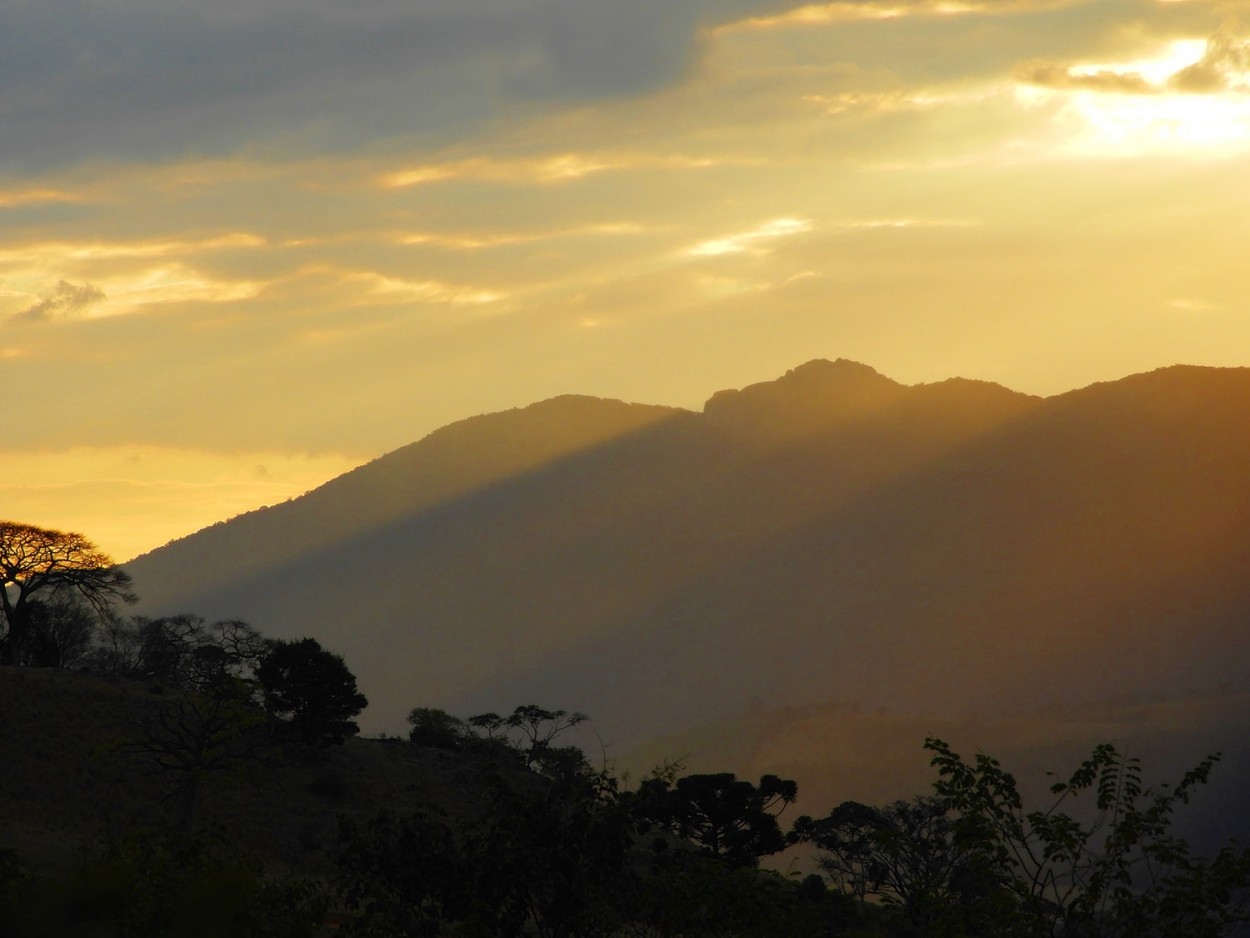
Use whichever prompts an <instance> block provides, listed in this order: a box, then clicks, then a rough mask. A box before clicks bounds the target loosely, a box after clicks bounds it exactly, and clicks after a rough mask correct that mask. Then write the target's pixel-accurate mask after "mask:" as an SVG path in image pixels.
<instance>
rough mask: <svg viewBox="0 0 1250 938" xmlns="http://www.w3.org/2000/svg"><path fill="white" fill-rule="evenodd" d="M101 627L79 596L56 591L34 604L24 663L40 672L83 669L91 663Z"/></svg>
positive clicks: (92, 612) (31, 604)
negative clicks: (46, 669) (87, 662)
mask: <svg viewBox="0 0 1250 938" xmlns="http://www.w3.org/2000/svg"><path fill="white" fill-rule="evenodd" d="M100 624H101V620H100V616H99V614H98V613H97V612H96V611H95V610H94V609H92V608H91V606H90V605H89V604H88V603H86V602H85V601H84V600H83V599H82V597H80V596H79V595H78V594H77V593H74V592H70V591H67V590H57V591H56V592H54V593H52V594H51V595H49V596H47V597H45V598H43V599H34V600H31V602H30V631H29V633H27V637H26V643H25V647H24V648H23V650H22V659H23V663H24V664H28V665H31V666H33V667H37V668H74V667H79V666H81V665H82V664H84V663H85V662H86V661H87V660H88V659H89V656H90V653H91V646H92V643H93V641H94V638H95V634H96V631H97V629H98V628H99V627H100Z"/></svg>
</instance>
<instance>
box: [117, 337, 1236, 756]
mask: <svg viewBox="0 0 1250 938" xmlns="http://www.w3.org/2000/svg"><path fill="white" fill-rule="evenodd" d="M1248 482H1250V370H1247V369H1213V368H1196V367H1184V366H1177V367H1173V368H1167V369H1162V370H1159V371H1156V372H1152V373H1149V374H1142V375H1135V376H1132V377H1129V378H1125V379H1123V380H1120V381H1115V382H1110V383H1105V384H1098V385H1094V386H1091V387H1088V388H1085V389H1082V390H1079V391H1073V392H1071V393H1068V394H1063V395H1059V396H1056V397H1051V398H1046V399H1041V398H1035V397H1030V396H1027V395H1023V394H1019V393H1016V392H1013V391H1010V390H1007V389H1005V388H1003V387H1000V386H998V385H994V384H989V383H985V382H976V381H967V380H961V379H953V380H950V381H944V382H939V383H936V384H924V385H914V386H905V385H902V384H899V383H897V382H894V381H892V380H890V379H889V378H887V377H885V376H882V375H880V374H878V373H877V372H876V371H874V370H873V369H871V368H869V367H867V366H865V365H861V364H857V363H854V362H848V361H845V360H839V361H836V362H827V361H814V362H809V363H808V364H806V365H803V366H801V367H799V368H796V369H794V370H793V371H791V372H788V373H787V374H786V375H785V376H783V377H781V378H779V379H778V380H776V381H772V382H766V383H763V384H758V385H753V386H751V387H747V388H744V389H742V390H738V391H722V392H719V393H717V394H715V395H713V397H712V398H711V399H710V400H709V401H708V403H707V405H706V407H705V408H704V410H703V412H702V413H693V412H688V411H682V410H675V409H671V408H659V407H645V406H641V405H629V404H623V403H620V402H617V401H604V400H597V399H592V398H580V397H564V398H556V399H553V400H550V401H545V402H542V403H539V404H534V405H532V406H530V407H526V408H522V409H519V410H515V411H508V412H505V413H500V414H491V415H488V416H484V417H477V418H473V419H470V420H466V421H462V422H460V423H457V424H454V425H452V426H449V427H446V428H444V429H442V430H439V431H437V432H436V433H433V434H431V435H430V436H428V437H426V438H425V439H424V440H421V441H420V442H418V443H414V444H412V445H411V446H408V447H405V448H404V449H401V450H398V451H396V452H394V453H391V454H389V455H387V456H384V457H382V458H380V459H378V460H375V461H374V462H372V463H370V464H368V465H367V466H363V467H361V468H360V469H357V470H355V471H354V472H351V473H348V474H347V475H345V476H342V477H340V478H339V479H336V480H334V481H332V482H330V483H327V484H326V485H325V486H323V487H321V488H320V489H317V490H316V491H314V492H311V493H309V494H308V495H306V496H304V497H302V498H299V499H295V500H293V501H291V502H288V503H287V504H284V505H280V506H276V507H273V508H269V509H264V510H261V511H258V512H253V513H251V514H248V515H244V516H242V517H240V518H236V519H234V520H232V521H230V522H228V523H225V524H221V525H217V526H214V527H212V528H209V529H207V530H205V531H201V532H199V533H198V534H195V535H192V536H190V537H188V538H184V539H182V540H180V541H176V542H173V543H171V544H170V545H168V546H166V547H164V548H161V549H160V550H157V551H154V552H153V553H151V554H148V555H145V556H143V557H140V558H138V559H136V560H135V561H133V562H132V563H130V564H128V565H127V569H128V570H129V571H130V572H131V573H132V574H133V576H134V577H135V580H136V584H137V588H138V590H139V592H140V593H141V595H142V597H143V604H142V607H141V608H142V611H143V612H144V613H146V614H163V613H169V612H178V611H194V612H197V613H199V614H201V615H205V616H209V617H237V618H243V619H246V620H248V621H250V622H252V623H253V624H254V625H256V626H257V627H259V628H260V629H262V630H263V631H264V632H265V633H266V634H270V635H275V636H280V637H296V636H301V635H305V634H307V635H314V636H316V637H317V638H319V639H320V640H322V641H323V642H324V643H326V644H327V645H328V646H330V647H332V648H334V649H335V650H336V651H338V652H340V653H342V654H343V655H344V656H345V657H346V659H347V661H348V663H349V665H350V666H351V667H352V668H353V670H354V671H355V672H356V673H357V675H358V676H359V678H360V683H361V687H362V689H363V690H364V691H365V693H366V694H367V695H368V696H369V698H370V701H371V706H370V709H369V711H368V712H367V713H366V715H365V720H364V725H365V726H366V728H371V729H375V730H376V729H387V730H390V731H392V732H394V731H397V730H398V729H399V728H400V727H401V726H402V722H403V717H404V715H405V714H406V712H407V711H408V709H410V708H411V707H413V706H417V705H426V706H440V707H445V708H447V709H449V710H452V711H453V712H457V713H461V714H465V713H471V712H477V711H479V710H484V709H495V710H506V709H511V707H512V706H514V705H516V704H518V703H522V702H534V703H538V704H542V705H547V706H557V707H568V708H576V709H579V710H584V711H587V712H589V713H591V714H592V715H593V716H594V717H595V718H596V721H597V724H598V726H599V728H600V731H601V732H602V733H603V735H604V737H605V739H606V741H607V742H608V743H609V744H611V745H612V746H613V747H614V751H617V752H620V751H624V750H625V749H627V748H629V747H632V746H634V745H636V744H641V743H643V742H644V741H646V740H653V739H655V738H657V737H659V736H661V735H664V734H672V733H680V732H682V731H693V730H694V728H696V727H699V726H710V725H722V726H723V725H724V724H725V723H726V721H728V722H729V723H730V724H735V725H737V724H740V725H745V724H746V722H747V721H748V720H749V719H754V718H757V717H758V716H759V715H761V714H764V715H771V718H774V719H776V720H777V721H779V722H778V726H779V728H780V727H781V726H782V724H783V723H784V722H785V720H786V719H788V718H787V717H785V713H787V712H790V713H793V712H794V711H793V708H796V707H804V706H806V707H812V706H816V707H822V706H826V705H829V704H830V703H831V702H834V701H841V702H844V704H845V705H846V706H854V707H857V708H859V709H861V710H864V711H867V712H874V713H875V712H877V711H878V710H884V711H885V712H887V713H898V714H912V715H915V716H916V717H918V718H931V719H933V720H934V721H938V720H955V721H959V723H960V725H973V724H972V723H969V722H968V721H975V720H977V719H991V718H998V717H1000V716H1003V715H1017V716H1021V717H1024V716H1027V715H1030V714H1054V713H1057V712H1068V713H1080V714H1082V716H1081V719H1082V720H1085V719H1086V716H1087V715H1088V714H1089V713H1096V712H1100V708H1106V707H1108V706H1113V707H1121V708H1122V707H1133V706H1160V707H1162V706H1163V705H1165V704H1171V703H1174V702H1176V701H1184V700H1192V699H1198V698H1201V699H1207V698H1210V697H1212V696H1216V697H1219V696H1220V695H1221V694H1225V693H1227V694H1231V693H1233V692H1235V691H1238V690H1240V689H1242V688H1244V687H1245V686H1246V685H1247V678H1250V655H1248V654H1247V650H1248V649H1247V639H1248V637H1250V576H1248V575H1247V571H1248V570H1250V484H1247V483H1248ZM1217 709H1218V708H1217ZM1219 712H1221V713H1224V712H1225V711H1224V710H1220V711H1219ZM752 715H755V716H754V717H753V716H752ZM1083 725H1087V724H1083ZM779 732H780V729H779ZM919 744H920V740H919V739H917V740H916V741H915V745H916V747H917V748H918V747H919ZM813 745H818V744H817V743H813ZM827 756H828V753H825V754H821V753H818V752H813V754H812V759H813V760H814V762H821V761H822V760H825V761H827ZM730 767H732V766H730Z"/></svg>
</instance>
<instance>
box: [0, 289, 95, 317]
mask: <svg viewBox="0 0 1250 938" xmlns="http://www.w3.org/2000/svg"><path fill="white" fill-rule="evenodd" d="M102 299H104V291H103V290H101V289H100V288H99V287H95V286H92V285H91V284H89V283H84V284H83V285H82V286H75V285H74V284H72V283H70V282H69V281H68V280H61V281H59V282H58V283H57V285H56V287H55V288H54V289H53V290H52V292H51V293H50V294H48V295H47V296H45V297H44V298H43V299H42V300H40V301H39V302H38V303H35V304H34V305H32V306H28V307H27V308H26V309H24V310H22V311H21V312H20V313H14V314H13V315H12V316H11V317H9V318H11V319H15V320H17V321H19V322H44V321H46V320H49V319H64V318H68V317H71V316H77V315H79V314H80V313H83V312H85V311H86V310H87V309H89V308H90V307H91V306H92V305H93V304H95V303H98V302H100V300H102Z"/></svg>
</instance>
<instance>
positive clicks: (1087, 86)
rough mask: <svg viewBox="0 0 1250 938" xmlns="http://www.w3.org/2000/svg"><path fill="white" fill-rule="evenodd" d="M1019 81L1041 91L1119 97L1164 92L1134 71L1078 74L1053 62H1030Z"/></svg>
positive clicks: (1021, 73) (1103, 70) (1022, 70)
mask: <svg viewBox="0 0 1250 938" xmlns="http://www.w3.org/2000/svg"><path fill="white" fill-rule="evenodd" d="M1016 79H1017V80H1019V81H1022V82H1024V83H1025V84H1028V85H1037V86H1038V87H1041V88H1055V89H1065V90H1066V89H1081V90H1084V91H1110V92H1117V93H1120V94H1158V93H1159V92H1161V91H1162V90H1163V89H1162V88H1160V87H1158V86H1157V85H1152V84H1151V83H1150V82H1148V81H1146V79H1145V78H1143V77H1142V76H1141V75H1139V74H1136V73H1134V72H1117V71H1112V70H1110V69H1100V70H1095V71H1084V72H1083V71H1078V70H1076V69H1074V68H1072V67H1071V66H1065V65H1057V64H1055V63H1053V62H1031V63H1028V64H1026V65H1023V66H1021V67H1020V68H1019V69H1018V70H1017V71H1016Z"/></svg>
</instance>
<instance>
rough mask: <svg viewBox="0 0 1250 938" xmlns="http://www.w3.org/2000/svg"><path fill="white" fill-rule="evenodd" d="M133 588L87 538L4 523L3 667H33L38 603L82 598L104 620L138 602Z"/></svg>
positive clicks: (0, 527)
mask: <svg viewBox="0 0 1250 938" xmlns="http://www.w3.org/2000/svg"><path fill="white" fill-rule="evenodd" d="M130 585H131V581H130V575H129V574H127V573H126V572H125V571H124V570H121V569H119V568H118V567H117V566H116V565H115V564H114V562H113V559H112V558H111V557H110V556H109V555H108V554H106V553H104V552H103V551H102V550H100V549H99V548H98V547H96V546H95V544H93V543H92V542H91V541H90V540H88V539H87V538H86V537H84V536H83V535H81V534H75V533H73V532H67V531H55V530H52V529H50V528H40V527H36V526H35V525H32V524H20V523H18V522H16V521H0V611H2V612H3V625H4V632H3V636H2V637H0V663H3V664H10V665H17V664H24V663H28V662H27V657H28V653H29V649H28V645H29V639H30V635H31V631H32V623H33V618H34V615H33V610H34V607H33V605H32V604H33V603H34V602H35V601H36V600H37V599H41V598H48V597H51V596H52V595H53V594H56V593H62V594H64V593H72V594H77V595H78V596H79V597H81V598H82V599H83V600H85V601H86V602H87V603H88V604H89V605H90V606H91V607H92V608H93V609H94V610H95V611H96V612H97V613H99V614H101V615H103V614H105V613H107V612H108V611H109V610H110V608H111V607H112V605H113V604H114V603H116V602H119V601H120V602H126V603H131V602H134V601H135V600H136V598H137V597H136V596H135V594H134V593H133V592H131V590H130Z"/></svg>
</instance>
